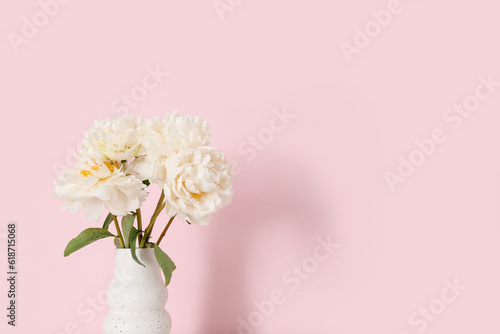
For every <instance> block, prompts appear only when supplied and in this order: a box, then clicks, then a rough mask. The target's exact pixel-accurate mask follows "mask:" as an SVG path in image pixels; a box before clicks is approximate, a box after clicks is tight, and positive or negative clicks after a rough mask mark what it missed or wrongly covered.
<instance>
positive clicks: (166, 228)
mask: <svg viewBox="0 0 500 334" xmlns="http://www.w3.org/2000/svg"><path fill="white" fill-rule="evenodd" d="M174 218H175V216H173V217H171V218H170V220H169V221H168V224H167V226H165V229H164V230H163V232H161V235H160V237H159V238H158V241H157V242H156V245H158V246H159V245H160V242H161V241H162V240H163V237H164V236H165V233H167V231H168V228H169V227H170V225H171V224H172V222H173V221H174Z"/></svg>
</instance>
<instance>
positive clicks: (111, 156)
mask: <svg viewBox="0 0 500 334" xmlns="http://www.w3.org/2000/svg"><path fill="white" fill-rule="evenodd" d="M142 123H143V120H142V119H141V118H137V117H134V116H131V115H119V116H115V117H113V118H111V119H98V120H96V121H95V122H94V124H93V125H92V126H91V127H90V129H89V130H88V131H87V133H85V136H84V137H83V147H84V149H85V150H86V153H87V154H88V155H89V156H91V157H93V158H94V159H95V160H97V161H107V160H110V161H122V160H129V159H130V158H133V157H135V156H137V155H138V153H139V150H140V149H141V126H142Z"/></svg>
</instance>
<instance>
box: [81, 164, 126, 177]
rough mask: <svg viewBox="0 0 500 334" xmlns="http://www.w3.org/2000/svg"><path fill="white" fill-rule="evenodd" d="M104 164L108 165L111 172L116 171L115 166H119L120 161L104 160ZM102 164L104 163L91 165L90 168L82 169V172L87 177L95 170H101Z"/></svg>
mask: <svg viewBox="0 0 500 334" xmlns="http://www.w3.org/2000/svg"><path fill="white" fill-rule="evenodd" d="M104 164H105V165H106V167H108V169H109V172H110V173H113V172H114V171H115V167H118V162H107V161H106V162H104ZM101 166H102V165H94V166H92V167H90V170H81V171H80V174H82V175H83V176H85V177H87V176H89V175H90V174H92V171H93V170H99V167H101Z"/></svg>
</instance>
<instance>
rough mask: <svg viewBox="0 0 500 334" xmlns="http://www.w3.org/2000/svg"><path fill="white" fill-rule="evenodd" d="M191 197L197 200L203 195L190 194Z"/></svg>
mask: <svg viewBox="0 0 500 334" xmlns="http://www.w3.org/2000/svg"><path fill="white" fill-rule="evenodd" d="M191 196H193V197H194V198H196V199H199V198H201V197H202V196H203V193H201V194H197V193H191Z"/></svg>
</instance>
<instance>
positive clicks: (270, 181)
mask: <svg viewBox="0 0 500 334" xmlns="http://www.w3.org/2000/svg"><path fill="white" fill-rule="evenodd" d="M287 160H288V159H283V158H281V157H278V158H277V157H273V160H272V161H269V160H268V161H267V164H262V163H260V161H257V162H255V163H253V164H251V165H249V166H247V168H246V169H245V171H244V172H242V173H241V174H239V175H237V177H236V178H235V195H234V198H233V202H232V203H231V205H230V206H229V207H227V208H225V209H223V211H221V213H219V214H218V215H216V216H215V217H214V218H215V219H214V224H212V225H211V227H210V232H209V236H208V239H209V242H208V246H207V248H208V251H207V255H206V258H207V259H208V260H207V261H208V263H207V270H208V272H207V277H208V278H207V280H206V282H205V285H206V287H205V290H206V291H207V294H206V296H205V300H204V303H205V305H204V316H203V318H202V321H201V323H200V327H199V330H198V332H199V333H206V334H243V333H244V334H248V333H253V334H258V333H261V331H260V330H259V328H253V327H252V328H251V330H252V331H249V330H248V327H247V330H242V331H238V327H240V325H239V321H238V318H239V317H241V318H243V319H245V320H246V319H247V317H248V315H249V314H250V313H251V312H253V311H255V310H256V309H255V306H254V305H253V302H254V300H260V299H259V298H260V294H259V296H253V295H254V294H255V293H254V292H255V291H256V290H257V291H265V293H268V292H270V291H271V290H272V289H273V288H275V287H276V284H279V282H280V280H281V275H279V274H278V275H276V274H275V273H274V272H273V273H268V272H266V271H265V268H266V266H267V268H269V266H270V265H271V266H275V267H276V268H282V267H284V266H286V265H287V264H288V263H289V260H290V257H291V255H290V254H300V255H297V256H293V255H292V257H293V260H292V261H295V262H296V263H297V264H298V263H299V261H302V260H303V258H304V257H305V256H308V255H309V254H310V253H311V250H312V249H313V248H314V247H315V245H317V241H316V238H318V237H326V236H327V235H329V234H331V235H334V232H333V231H332V229H333V228H334V225H333V223H332V222H333V217H332V212H333V210H332V205H333V204H332V203H331V202H332V201H331V200H329V199H328V198H327V196H326V195H325V190H324V189H321V185H317V184H315V182H316V180H317V177H313V176H312V175H310V173H309V172H308V171H306V170H301V169H300V168H297V164H294V163H293V162H291V161H287ZM222 212H223V213H222ZM263 253H264V254H269V255H270V256H269V257H267V256H263V255H262V254H263ZM281 254H282V255H281ZM281 256H282V257H283V261H279V260H276V258H277V257H278V258H279V257H281ZM273 258H274V260H273ZM272 261H274V262H272ZM276 261H279V262H281V263H275V262H276ZM261 263H262V267H261V268H259V267H260V264H261ZM248 264H249V265H248ZM252 271H253V272H252ZM255 271H257V272H255ZM259 271H260V273H259ZM278 271H279V270H278ZM279 273H281V271H279ZM249 274H250V275H249ZM255 275H258V278H259V280H258V281H259V282H260V284H259V283H256V282H255V281H254V279H250V278H249V276H251V277H255ZM261 278H262V279H263V280H264V281H265V283H262V280H261ZM277 282H278V283H277Z"/></svg>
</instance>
